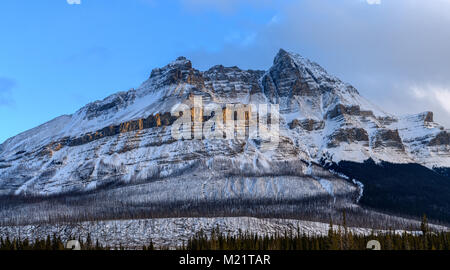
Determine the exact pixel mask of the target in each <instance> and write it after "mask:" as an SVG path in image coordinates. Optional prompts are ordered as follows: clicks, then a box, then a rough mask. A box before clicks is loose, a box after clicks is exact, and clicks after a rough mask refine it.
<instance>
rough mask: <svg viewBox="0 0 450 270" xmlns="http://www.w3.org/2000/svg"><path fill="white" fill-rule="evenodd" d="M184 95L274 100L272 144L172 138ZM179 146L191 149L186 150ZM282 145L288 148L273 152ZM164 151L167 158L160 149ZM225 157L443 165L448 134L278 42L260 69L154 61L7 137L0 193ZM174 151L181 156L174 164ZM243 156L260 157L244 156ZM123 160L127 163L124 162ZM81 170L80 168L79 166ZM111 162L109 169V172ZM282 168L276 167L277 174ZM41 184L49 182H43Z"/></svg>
mask: <svg viewBox="0 0 450 270" xmlns="http://www.w3.org/2000/svg"><path fill="white" fill-rule="evenodd" d="M192 95H199V96H201V97H202V99H203V102H204V103H205V104H208V103H219V104H227V103H232V104H237V103H241V104H249V103H255V104H260V103H266V102H268V103H271V104H279V106H280V114H281V119H280V120H281V122H280V129H281V130H280V137H281V145H280V149H278V150H277V151H276V152H275V153H272V154H271V155H269V154H267V153H261V152H260V151H259V150H258V147H255V146H253V145H251V142H250V141H244V142H241V141H238V140H237V141H236V140H235V141H233V142H232V145H233V146H232V147H231V148H225V149H228V150H224V151H222V152H221V151H220V150H219V149H220V148H221V147H223V145H224V142H213V143H211V142H209V141H205V142H198V141H191V142H174V141H173V138H171V136H170V131H169V129H168V128H166V127H169V126H170V125H171V124H172V123H173V122H174V121H175V119H176V118H174V117H173V116H171V115H170V109H171V108H172V106H173V105H175V104H177V103H180V102H183V101H184V100H187V99H189V97H190V96H192ZM241 144H244V146H245V147H244V148H241V146H239V145H241ZM171 145H176V147H178V149H185V150H184V152H183V154H182V155H180V156H178V153H177V152H176V151H177V148H176V147H175V148H174V149H172V148H171V147H172V146H171ZM193 145H195V146H193ZM211 145H213V147H212V148H213V149H215V150H214V151H212V153H211V154H210V153H207V155H206V156H205V157H203V158H199V157H194V156H196V155H199V153H202V152H204V149H208V147H210V146H211ZM106 146H108V149H105V148H106ZM188 147H193V149H192V153H189V150H187V148H188ZM202 149H203V150H202ZM249 149H250V150H249ZM287 149H289V150H288V152H287V154H286V153H281V152H280V151H286V150H287ZM167 151H169V152H173V156H167V157H166V156H164V154H163V153H167ZM180 151H181V150H180ZM227 151H230V152H229V153H228V154H227ZM91 152H92V153H91ZM141 152H145V153H146V154H145V155H148V156H149V157H151V158H145V157H144V156H143V154H142V153H141ZM83 153H90V154H87V155H86V156H83ZM158 153H159V154H158ZM194 153H195V154H194ZM72 155H75V156H78V155H79V158H76V159H75V158H72V157H71V156H72ZM175 156H178V157H177V158H174V157H175ZM226 156H229V157H233V158H235V159H236V160H237V161H236V162H237V163H239V162H242V163H241V164H240V165H239V166H241V167H242V166H243V167H246V166H250V167H251V168H252V169H251V170H250V171H252V172H255V173H256V172H257V171H265V170H269V171H270V168H272V167H273V166H275V164H277V162H282V161H285V162H291V161H292V162H294V163H295V160H303V161H305V162H306V163H308V162H319V161H320V160H323V159H324V157H326V158H327V159H329V161H330V162H339V161H341V160H347V161H356V162H362V161H364V160H367V159H369V158H372V159H374V160H375V161H387V162H393V163H419V164H422V165H425V166H426V167H428V168H433V167H450V148H449V133H448V131H447V130H446V129H445V128H444V127H442V126H440V125H439V124H437V123H435V122H433V115H432V113H430V112H425V113H419V114H416V115H411V116H405V117H396V116H394V115H392V114H387V113H385V112H384V111H383V110H382V109H379V108H378V107H376V106H375V105H373V104H371V103H370V102H369V101H367V100H365V99H364V98H363V97H361V96H360V95H359V92H358V91H357V90H356V89H355V88H354V87H353V86H351V85H350V84H348V83H344V82H342V81H341V80H339V79H338V78H337V77H335V76H333V75H330V74H328V72H327V71H326V70H325V69H323V68H322V67H321V66H320V65H318V64H316V63H314V62H312V61H310V60H308V59H306V58H304V57H302V56H300V55H298V54H295V53H292V52H287V51H285V50H283V49H280V51H279V52H278V54H277V55H276V56H275V58H274V62H273V66H272V67H271V68H270V69H268V70H267V71H258V70H241V69H239V68H238V67H224V66H222V65H216V66H213V67H211V68H210V69H208V70H206V71H199V70H197V69H195V68H193V67H192V63H191V61H190V60H188V59H186V58H185V57H178V58H177V59H176V60H175V61H173V62H171V63H169V64H168V65H166V66H164V67H162V68H156V69H153V70H152V72H151V75H150V77H149V78H148V79H147V80H146V81H145V82H143V83H142V84H141V85H140V86H139V87H138V88H137V89H131V90H129V91H126V92H118V93H116V94H113V95H110V96H108V97H106V98H105V99H103V100H100V101H95V102H91V103H89V104H87V105H86V106H84V107H82V108H80V109H79V110H78V111H77V112H75V113H74V114H72V115H63V116H60V117H57V118H55V119H53V120H51V121H49V122H47V123H44V124H42V125H40V126H38V127H36V128H33V129H31V130H28V131H26V132H24V133H21V134H19V135H17V136H14V137H12V138H10V139H8V140H6V141H5V142H4V143H3V144H1V145H0V178H1V179H2V180H3V181H1V182H0V192H1V193H3V194H9V193H11V192H13V193H16V194H20V193H22V192H32V193H35V192H37V193H44V194H45V193H48V192H50V193H53V192H62V191H64V190H66V189H67V190H70V189H71V188H75V189H80V188H81V187H80V186H79V184H77V183H79V182H85V183H84V184H83V185H84V188H87V189H92V188H95V187H96V186H97V184H99V183H100V182H102V181H119V182H120V181H125V182H129V181H131V182H132V181H135V180H136V179H141V180H145V179H151V178H152V177H157V178H158V177H161V176H162V175H164V176H165V177H170V175H171V173H173V172H174V171H177V170H178V169H179V167H185V166H186V164H188V163H189V162H193V163H202V164H203V163H208V162H212V163H214V162H215V160H217V159H219V158H222V159H223V157H226ZM277 156H279V157H278V158H276V157H277ZM181 157H183V158H186V159H187V160H188V162H185V163H186V164H183V162H182V160H181ZM252 159H256V160H259V161H258V162H259V163H258V162H256V163H254V162H253V161H251V162H250V160H252ZM118 160H119V161H120V162H119V161H118ZM127 160H135V163H133V164H132V165H129V164H128V165H127V163H130V162H127ZM211 160H212V161H211ZM262 160H265V161H264V162H262V163H261V161H262ZM277 160H278V161H277ZM173 164H176V165H175V166H174V167H171V166H172V165H173ZM252 164H253V165H252ZM255 164H256V165H255ZM258 164H259V165H258ZM262 164H265V165H262ZM143 167H145V168H146V169H145V170H144V169H143ZM148 167H154V168H153V169H149V168H148ZM80 168H85V170H86V171H85V172H83V173H81V174H80ZM155 168H156V169H155ZM209 169H211V168H209ZM302 169H303V170H306V169H307V168H303V167H302ZM111 170H112V171H114V170H117V171H118V173H116V174H114V173H113V174H111V172H110V171H111ZM166 170H168V171H166ZM212 170H214V169H212ZM81 171H83V170H81ZM143 171H145V172H143ZM157 171H159V172H157ZM164 171H166V172H164ZM140 174H142V175H140ZM284 174H286V172H285V173H283V172H280V176H283V175H284ZM17 175H20V177H19V178H20V180H17V179H16V178H17ZM13 176H14V178H13ZM36 183H39V184H37V186H36ZM49 183H50V186H52V188H45V187H46V186H48V185H49ZM55 185H56V186H58V187H57V188H55V187H54V186H55ZM81 189H83V188H81Z"/></svg>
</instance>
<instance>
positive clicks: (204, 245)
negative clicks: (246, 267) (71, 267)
mask: <svg viewBox="0 0 450 270" xmlns="http://www.w3.org/2000/svg"><path fill="white" fill-rule="evenodd" d="M334 228H336V227H335V226H333V223H332V222H330V228H329V230H328V235H325V236H308V235H305V234H302V233H301V232H300V230H299V229H297V231H296V232H292V231H291V232H285V233H284V234H276V235H270V236H268V235H266V236H258V235H256V234H250V233H246V232H240V233H239V234H238V235H237V236H231V235H225V234H223V233H221V232H220V230H219V228H215V229H213V230H212V232H211V233H209V234H206V233H205V232H203V231H200V232H199V233H197V234H196V235H195V236H194V237H192V238H190V239H189V240H188V241H187V243H183V245H182V246H181V247H179V248H178V249H179V250H190V251H196V250H365V249H367V243H368V242H369V241H370V240H377V241H378V242H380V244H381V249H382V250H450V232H432V231H430V229H429V226H428V222H427V219H426V216H424V217H423V220H422V223H421V231H422V232H421V234H412V233H407V232H405V233H403V234H398V233H395V232H394V231H388V232H386V233H383V234H379V233H378V234H375V233H372V234H371V235H359V234H353V233H352V232H351V231H350V230H349V229H348V227H347V225H346V219H345V213H344V214H343V221H342V225H339V226H338V229H337V230H335V229H334ZM71 239H74V238H71ZM78 241H79V243H80V245H81V249H82V250H110V249H124V247H123V246H119V247H115V248H111V247H107V246H106V247H105V246H102V245H101V244H99V242H98V241H95V242H94V241H92V239H91V236H90V234H88V236H87V238H86V239H85V240H83V239H81V238H80V237H78ZM65 249H66V248H65V243H64V242H63V241H62V240H61V238H60V237H59V236H57V235H53V236H50V235H49V236H47V238H46V239H34V241H30V240H29V239H23V240H21V239H9V237H7V238H6V239H3V238H0V250H65ZM142 249H143V250H155V249H156V248H155V246H154V244H153V242H150V244H149V245H147V246H143V247H142ZM158 249H165V248H164V247H159V248H158Z"/></svg>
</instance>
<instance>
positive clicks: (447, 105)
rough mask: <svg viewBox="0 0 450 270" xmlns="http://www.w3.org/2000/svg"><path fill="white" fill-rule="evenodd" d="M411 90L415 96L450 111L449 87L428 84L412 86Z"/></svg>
mask: <svg viewBox="0 0 450 270" xmlns="http://www.w3.org/2000/svg"><path fill="white" fill-rule="evenodd" d="M412 90H413V93H414V95H415V96H416V98H418V99H424V100H428V101H430V102H432V103H437V104H439V105H440V106H441V108H442V109H444V110H445V111H446V112H448V113H450V89H447V88H444V87H441V86H434V85H428V86H426V87H418V86H414V87H412Z"/></svg>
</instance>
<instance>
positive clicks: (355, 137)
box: [328, 128, 369, 147]
mask: <svg viewBox="0 0 450 270" xmlns="http://www.w3.org/2000/svg"><path fill="white" fill-rule="evenodd" d="M329 139H330V142H329V143H328V147H337V146H339V144H340V143H342V142H345V143H353V142H369V135H368V134H367V131H366V130H365V129H362V128H346V129H338V130H337V131H336V132H335V133H333V135H332V136H331V137H330V138H329Z"/></svg>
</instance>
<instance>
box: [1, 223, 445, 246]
mask: <svg viewBox="0 0 450 270" xmlns="http://www.w3.org/2000/svg"><path fill="white" fill-rule="evenodd" d="M433 227H434V229H437V230H447V228H445V227H439V226H433ZM216 228H219V229H220V232H222V233H224V234H226V235H238V234H239V232H240V231H241V232H248V233H252V234H257V235H260V236H263V235H274V234H281V235H282V234H283V233H285V232H293V233H296V232H297V231H299V232H300V233H301V234H303V233H304V234H306V235H309V236H315V235H326V234H327V233H328V230H329V224H325V223H319V222H311V221H301V220H292V219H259V218H251V217H217V218H163V219H142V220H113V221H96V222H82V223H72V224H58V225H28V226H14V227H0V236H2V237H6V236H9V237H10V238H18V237H20V238H21V239H25V238H28V239H36V238H40V239H45V238H46V237H47V235H53V234H56V235H57V236H60V237H61V238H62V240H63V241H67V240H70V239H71V237H78V236H80V237H81V238H82V239H85V238H86V237H87V235H88V233H90V235H91V238H92V239H93V240H94V241H96V240H98V241H99V243H100V244H102V245H105V246H109V247H119V246H120V245H122V246H123V247H127V248H130V249H140V248H142V246H143V245H148V244H149V243H150V241H152V242H153V243H154V245H155V246H156V247H166V248H176V247H177V246H180V245H182V244H183V242H184V243H187V241H188V239H189V238H191V237H192V236H194V235H195V234H196V233H198V232H199V231H200V230H203V231H204V233H206V234H208V233H209V232H211V231H212V230H213V229H216ZM337 229H338V226H336V225H335V226H334V230H337ZM349 231H351V232H352V233H353V234H363V235H369V234H371V233H372V232H375V233H380V232H385V231H381V230H380V231H373V230H372V229H367V228H354V227H351V228H349ZM395 232H396V233H403V232H404V231H402V230H397V231H395ZM412 233H418V232H412Z"/></svg>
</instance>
